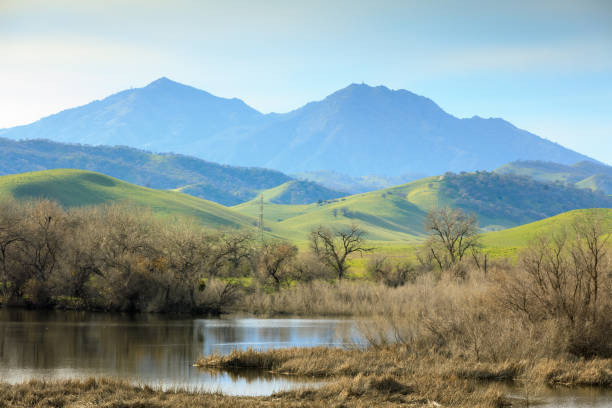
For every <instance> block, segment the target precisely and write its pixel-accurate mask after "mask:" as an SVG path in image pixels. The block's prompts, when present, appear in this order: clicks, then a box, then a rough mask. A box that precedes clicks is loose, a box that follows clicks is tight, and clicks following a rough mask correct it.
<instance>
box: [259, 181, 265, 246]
mask: <svg viewBox="0 0 612 408" xmlns="http://www.w3.org/2000/svg"><path fill="white" fill-rule="evenodd" d="M263 207H264V202H263V193H261V195H260V196H259V239H260V240H261V243H262V244H263V240H264V239H263V232H264V229H263V228H264V226H263V215H264V214H263Z"/></svg>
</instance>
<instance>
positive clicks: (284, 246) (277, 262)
mask: <svg viewBox="0 0 612 408" xmlns="http://www.w3.org/2000/svg"><path fill="white" fill-rule="evenodd" d="M297 253H298V249H297V247H296V246H295V245H292V244H289V243H286V242H282V241H271V242H266V243H264V244H263V246H262V249H261V256H260V262H259V273H260V275H261V276H262V277H263V279H264V281H266V280H271V281H272V285H273V286H274V289H275V290H279V289H280V287H281V285H282V284H286V283H287V282H289V280H290V279H291V272H292V271H291V262H292V261H293V260H294V259H295V257H296V255H297Z"/></svg>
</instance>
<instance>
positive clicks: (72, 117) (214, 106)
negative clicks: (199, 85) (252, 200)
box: [0, 78, 263, 157]
mask: <svg viewBox="0 0 612 408" xmlns="http://www.w3.org/2000/svg"><path fill="white" fill-rule="evenodd" d="M262 119H263V115H262V114H261V113H259V112H257V111H256V110H255V109H253V108H251V107H249V106H248V105H246V104H245V103H244V102H243V101H241V100H239V99H225V98H219V97H216V96H214V95H211V94H209V93H208V92H205V91H202V90H199V89H196V88H193V87H190V86H186V85H182V84H179V83H177V82H174V81H171V80H169V79H168V78H160V79H158V80H156V81H154V82H151V83H150V84H149V85H147V86H145V87H144V88H135V89H129V90H125V91H122V92H118V93H116V94H114V95H111V96H109V97H107V98H105V99H103V100H97V101H94V102H91V103H89V104H87V105H84V106H80V107H77V108H73V109H67V110H64V111H62V112H59V113H57V114H55V115H51V116H48V117H46V118H43V119H41V120H39V121H37V122H34V123H32V124H30V125H26V126H18V127H15V128H11V129H9V130H8V131H7V130H4V131H0V136H4V137H9V138H11V139H50V140H53V141H57V142H68V143H84V144H90V145H125V146H131V147H137V148H141V149H148V150H152V151H155V152H168V151H174V152H178V153H185V154H189V153H192V152H191V151H190V149H189V146H190V145H191V144H193V143H195V142H197V141H198V140H200V139H202V138H212V136H214V135H219V134H222V133H223V132H227V131H229V129H232V128H234V127H238V128H239V127H240V126H243V125H247V124H248V125H252V124H254V123H257V122H258V121H260V120H262ZM220 142H222V141H220ZM196 153H197V152H196ZM198 156H199V157H207V156H208V155H206V154H199V155H198Z"/></svg>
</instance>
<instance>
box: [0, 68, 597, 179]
mask: <svg viewBox="0 0 612 408" xmlns="http://www.w3.org/2000/svg"><path fill="white" fill-rule="evenodd" d="M0 136H2V137H7V138H11V139H31V138H48V139H51V140H55V141H62V142H78V143H88V144H94V145H96V144H108V145H117V144H121V145H129V146H133V147H138V148H144V149H149V150H152V151H157V152H160V151H173V152H177V153H183V154H190V155H195V156H198V157H200V158H203V159H206V160H211V161H215V162H220V163H228V164H234V165H242V166H262V167H267V168H274V169H277V170H281V171H284V172H287V173H299V172H310V171H318V170H327V171H337V172H341V173H346V174H349V175H350V176H367V175H372V174H379V175H386V176H397V175H401V174H412V173H422V174H426V175H433V174H441V173H443V172H445V171H449V170H450V171H462V170H467V171H473V170H478V169H486V170H492V169H495V168H497V167H499V166H501V165H503V164H504V163H508V162H510V161H514V160H520V159H522V160H543V159H546V160H552V161H555V162H559V163H563V164H571V163H575V162H577V161H581V160H590V159H589V158H588V157H586V156H584V155H581V154H579V153H576V152H574V151H572V150H569V149H566V148H564V147H562V146H560V145H558V144H556V143H553V142H550V141H548V140H545V139H542V138H540V137H538V136H536V135H534V134H532V133H529V132H527V131H525V130H521V129H518V128H516V127H515V126H513V125H512V124H510V123H508V122H506V121H504V120H502V119H483V118H479V117H476V116H475V117H472V118H467V119H459V118H456V117H454V116H452V115H450V114H448V113H446V112H444V111H443V110H442V109H441V108H440V107H439V106H438V105H436V104H435V103H434V102H433V101H431V100H430V99H427V98H425V97H423V96H419V95H416V94H413V93H411V92H409V91H406V90H390V89H388V88H386V87H384V86H377V87H370V86H367V85H364V84H361V85H358V84H352V85H350V86H348V87H346V88H344V89H341V90H339V91H337V92H334V93H333V94H331V95H329V96H328V97H326V98H325V99H323V100H321V101H316V102H310V103H308V104H306V105H304V106H303V107H301V108H299V109H296V110H294V111H291V112H288V113H284V114H268V115H263V114H261V113H259V112H257V111H256V110H254V109H252V108H250V107H249V106H247V105H246V104H245V103H244V102H242V101H241V100H239V99H224V98H219V97H216V96H213V95H211V94H209V93H207V92H204V91H201V90H198V89H195V88H192V87H189V86H185V85H181V84H179V83H176V82H173V81H171V80H169V79H167V78H161V79H159V80H157V81H154V82H152V83H151V84H149V85H147V86H145V87H143V88H137V89H130V90H126V91H123V92H119V93H117V94H114V95H111V96H109V97H108V98H105V99H103V100H100V101H95V102H92V103H90V104H88V105H85V106H81V107H77V108H73V109H68V110H66V111H63V112H60V113H58V114H56V115H52V116H49V117H47V118H43V119H41V120H39V121H37V122H35V123H33V124H30V125H26V126H19V127H15V128H11V129H4V130H0Z"/></svg>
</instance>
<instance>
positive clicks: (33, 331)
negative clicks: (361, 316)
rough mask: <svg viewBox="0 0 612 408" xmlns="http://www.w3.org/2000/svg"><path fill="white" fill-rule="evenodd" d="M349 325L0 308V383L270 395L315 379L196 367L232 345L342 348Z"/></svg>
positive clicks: (350, 330)
mask: <svg viewBox="0 0 612 408" xmlns="http://www.w3.org/2000/svg"><path fill="white" fill-rule="evenodd" d="M353 331H354V324H353V323H352V322H351V321H350V320H331V319H241V318H231V319H193V318H170V317H168V316H159V315H135V316H129V315H117V314H102V313H86V312H63V311H27V310H11V309H3V310H0V380H3V381H8V382H21V381H23V380H26V379H29V378H45V379H60V378H84V377H91V376H96V377H100V376H110V377H116V378H123V379H128V380H130V381H133V382H136V383H140V384H151V385H155V386H161V387H164V388H167V387H182V388H189V389H200V390H208V391H221V392H223V393H226V394H230V395H269V394H271V393H273V392H276V391H280V390H286V389H290V388H295V387H299V386H302V385H304V384H308V383H313V382H314V380H313V379H309V378H302V377H300V378H294V377H290V376H280V375H272V374H269V373H263V372H261V371H248V370H240V371H236V372H231V373H230V372H227V371H212V370H207V369H199V368H196V367H193V366H192V365H193V362H194V361H195V360H196V359H197V358H198V357H199V356H202V355H207V354H210V353H213V352H218V353H228V352H229V351H231V350H232V349H234V348H248V347H253V348H256V349H266V348H270V347H292V346H317V345H341V344H342V343H343V339H344V338H345V337H346V336H350V335H351V333H353Z"/></svg>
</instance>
